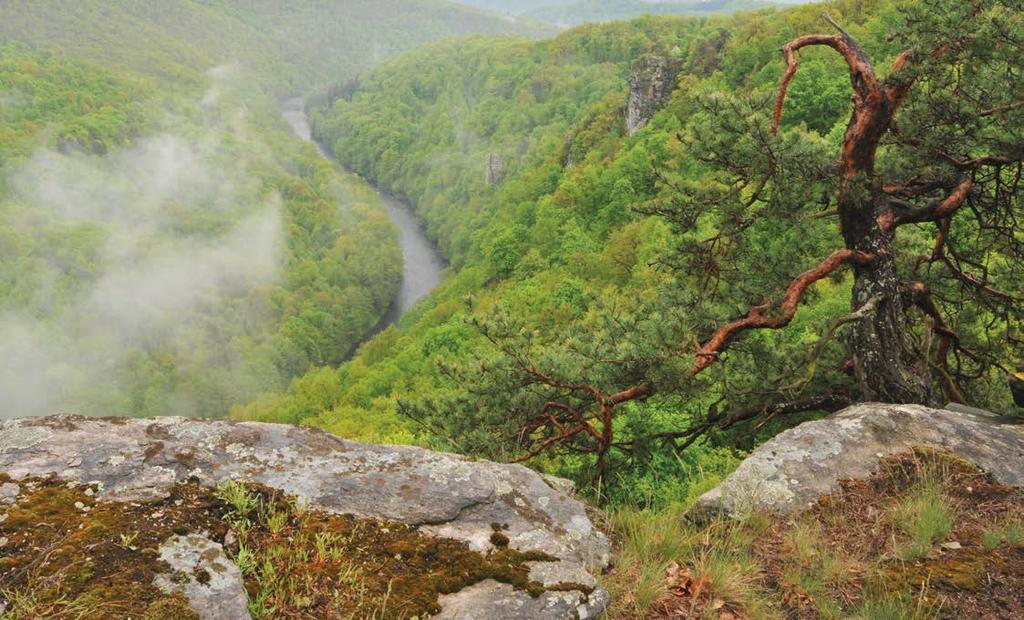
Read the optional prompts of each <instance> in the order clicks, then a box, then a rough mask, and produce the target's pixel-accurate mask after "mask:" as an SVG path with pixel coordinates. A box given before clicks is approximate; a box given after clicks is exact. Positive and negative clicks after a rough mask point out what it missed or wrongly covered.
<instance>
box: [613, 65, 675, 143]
mask: <svg viewBox="0 0 1024 620" xmlns="http://www.w3.org/2000/svg"><path fill="white" fill-rule="evenodd" d="M681 70H682V63H681V62H680V61H678V60H674V59H672V58H666V57H664V56H652V55H648V56H643V57H641V58H640V59H638V60H637V61H636V62H634V63H633V67H632V70H631V72H630V77H629V105H628V106H627V107H626V129H627V130H628V131H629V134H630V135H633V134H634V133H636V132H637V131H639V130H640V129H641V128H642V127H644V126H645V125H646V124H647V123H649V122H650V120H651V118H652V117H653V116H654V114H655V112H657V111H658V110H660V109H662V108H663V107H665V104H667V103H668V100H669V98H670V97H671V96H672V91H673V90H675V87H676V79H677V78H678V77H679V72H680V71H681Z"/></svg>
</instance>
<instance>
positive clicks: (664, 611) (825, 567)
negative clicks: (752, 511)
mask: <svg viewBox="0 0 1024 620" xmlns="http://www.w3.org/2000/svg"><path fill="white" fill-rule="evenodd" d="M968 506H970V509H969V510H968V509H967V507H968ZM683 512H684V510H683V509H682V508H681V507H676V508H674V509H671V510H665V511H660V512H651V511H637V510H623V511H620V512H618V513H616V514H615V515H614V518H613V519H612V525H613V527H614V530H615V532H614V533H615V536H616V542H617V544H618V546H619V549H620V560H619V564H618V566H617V567H616V569H615V570H614V571H613V572H612V573H611V574H610V575H608V576H606V580H605V583H606V586H607V587H608V588H609V589H610V590H611V591H612V592H613V596H614V597H615V599H614V602H613V605H612V608H611V609H610V610H609V618H613V619H616V618H715V619H723V620H738V619H747V618H750V619H760V618H766V619H771V618H786V619H787V620H789V619H793V620H797V619H801V620H803V619H806V620H813V619H819V618H856V619H862V620H933V619H936V618H951V619H952V618H962V617H984V618H1005V619H1007V620H1009V619H1012V618H1021V617H1024V525H1022V519H1021V516H1020V515H1022V514H1024V493H1022V492H1021V491H1020V490H1017V489H1011V488H1008V487H1003V486H1000V485H998V484H994V483H993V482H992V481H991V480H990V479H989V478H987V477H986V476H985V474H984V473H983V472H980V471H979V470H978V469H977V468H975V467H973V466H971V465H970V464H968V463H965V462H964V461H960V460H959V459H956V458H955V457H952V456H950V455H947V454H943V453H937V452H931V451H923V450H921V451H915V452H913V453H910V454H906V455H901V456H897V457H893V458H890V459H888V460H886V461H884V462H883V463H882V465H881V466H880V467H879V470H878V471H877V472H876V474H875V475H874V476H873V477H872V478H870V479H868V480H851V481H844V482H842V483H841V484H840V488H839V490H838V491H837V492H836V493H835V494H834V495H832V496H829V497H826V498H822V499H821V500H820V501H819V502H818V503H817V504H816V505H815V506H814V507H812V508H811V509H809V510H807V511H805V512H803V513H801V514H798V515H794V516H792V517H790V518H788V519H778V518H775V519H770V518H767V517H765V516H764V515H754V516H752V517H749V518H748V519H747V520H745V521H742V522H737V521H728V522H725V521H717V522H712V523H709V524H705V525H703V526H696V525H693V524H689V523H687V522H686V521H685V520H684V519H683V518H682V514H683Z"/></svg>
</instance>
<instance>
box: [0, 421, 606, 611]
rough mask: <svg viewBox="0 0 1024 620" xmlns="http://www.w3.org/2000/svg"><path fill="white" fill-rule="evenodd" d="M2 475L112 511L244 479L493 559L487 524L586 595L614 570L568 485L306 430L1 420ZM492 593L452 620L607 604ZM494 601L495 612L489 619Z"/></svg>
mask: <svg viewBox="0 0 1024 620" xmlns="http://www.w3.org/2000/svg"><path fill="white" fill-rule="evenodd" d="M0 472H3V473H6V474H7V475H9V476H10V477H11V478H13V479H15V480H18V479H21V478H24V477H27V476H46V475H49V474H56V475H57V476H59V477H60V478H62V479H65V480H68V481H74V482H79V483H86V482H96V483H99V485H100V487H101V490H100V492H99V494H98V496H99V498H100V499H108V500H114V501H130V500H140V499H153V498H159V497H163V496H164V495H166V494H167V492H168V490H169V489H170V487H171V486H173V485H174V484H175V483H176V482H179V481H182V480H185V479H187V478H189V477H195V478H198V479H199V481H200V483H201V484H204V485H209V486H216V485H218V484H220V483H222V482H224V481H227V480H233V479H234V480H242V481H246V482H253V483H259V484H264V485H266V486H269V487H273V488H276V489H279V490H281V491H283V492H285V493H287V494H289V495H294V496H296V497H298V498H299V499H300V501H303V502H306V503H308V505H309V506H310V507H313V508H316V509H320V510H324V511H327V512H331V513H337V514H352V515H356V516H360V517H367V518H378V519H389V520H395V521H402V522H405V523H409V524H413V525H417V526H419V528H420V530H421V531H423V532H424V533H426V534H429V535H436V536H444V537H448V538H454V539H458V540H463V541H465V542H467V543H468V544H469V545H470V547H471V548H473V549H476V550H479V551H487V550H488V549H490V548H491V542H490V537H491V534H492V533H493V528H492V524H499V525H501V526H502V527H503V528H505V529H503V530H502V533H503V534H505V535H506V536H507V537H508V539H509V546H510V547H512V548H514V549H517V550H521V551H541V552H544V553H546V554H549V555H552V556H555V557H557V558H558V559H559V561H558V562H557V563H553V564H552V563H544V564H545V565H544V566H543V567H542V568H541V567H538V568H537V571H536V572H537V573H538V574H537V575H536V576H534V575H532V574H531V576H532V577H533V578H535V579H537V580H540V581H543V582H545V583H559V582H564V583H573V584H581V585H583V586H585V587H586V589H590V588H591V587H596V586H597V584H596V581H595V580H594V578H593V576H592V575H591V573H592V572H595V571H599V570H601V569H603V568H605V567H606V566H607V565H608V564H609V561H610V546H609V543H608V540H607V539H606V537H605V536H604V535H603V534H602V533H601V532H599V531H598V530H597V529H595V528H594V526H593V524H592V523H591V521H590V519H589V518H588V517H587V514H586V512H585V509H584V506H583V504H581V503H580V502H579V501H577V500H576V499H575V498H573V497H572V496H571V495H570V494H568V492H567V491H568V489H567V488H566V487H565V486H564V485H561V484H558V483H557V482H556V483H549V482H547V481H545V479H543V478H542V477H541V476H540V475H538V474H537V473H536V472H534V471H532V470H530V469H528V468H526V467H523V466H520V465H502V464H496V463H490V462H482V461H473V460H470V459H467V458H463V457H459V456H456V455H451V454H442V453H437V452H431V451H428V450H423V449H420V448H413V447H407V446H373V445H366V444H361V443H356V442H353V441H347V440H345V439H341V438H339V437H336V436H334V435H330V434H328V433H325V432H322V431H319V430H316V429H311V428H300V427H293V426H285V425H277V424H261V423H254V422H229V421H202V420H191V419H185V418H159V419H152V420H144V419H126V418H103V419H97V418H83V417H77V416H75V417H69V416H57V417H48V418H36V419H16V420H4V421H0ZM556 487H557V488H556ZM541 573H543V574H541ZM487 589H488V584H482V585H480V586H479V587H476V588H475V589H474V590H473V591H472V592H467V593H466V595H464V596H462V597H458V596H457V595H455V596H454V598H452V599H451V601H452V602H451V606H452V609H451V610H450V611H448V610H446V611H445V612H444V613H445V615H446V617H452V618H457V617H504V616H502V615H501V614H507V613H509V612H508V610H509V609H520V610H523V613H524V614H525V615H520V616H517V617H521V618H570V617H573V618H574V617H577V615H579V616H580V617H583V618H591V617H596V616H597V615H598V614H599V613H600V612H601V611H602V610H603V608H604V606H605V604H606V601H607V593H605V592H604V591H603V590H601V589H600V588H596V590H594V592H592V593H590V594H589V595H587V594H585V593H584V592H582V591H574V590H570V591H568V592H559V593H558V596H557V597H552V596H549V597H548V598H547V599H545V600H544V601H539V600H537V599H531V598H530V596H529V595H528V594H526V593H525V592H519V591H507V592H506V591H504V590H502V591H500V592H497V591H495V592H496V595H495V596H493V597H490V598H489V599H488V598H487V597H486V596H484V597H481V596H480V593H481V592H484V591H486V590H487ZM498 594H500V596H498ZM555 598H557V600H555ZM548 599H550V600H548ZM466 600H472V601H473V606H474V610H473V615H472V616H470V615H466V614H462V613H460V612H459V609H462V608H463V606H464V605H465V601H466ZM488 600H489V601H491V603H493V605H495V607H494V610H492V611H489V610H488V607H487V604H488V602H487V601H488Z"/></svg>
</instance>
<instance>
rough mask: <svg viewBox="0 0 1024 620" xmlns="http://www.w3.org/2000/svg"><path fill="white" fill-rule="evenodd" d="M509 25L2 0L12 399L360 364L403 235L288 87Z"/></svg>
mask: <svg viewBox="0 0 1024 620" xmlns="http://www.w3.org/2000/svg"><path fill="white" fill-rule="evenodd" d="M507 30H515V31H520V32H522V31H523V30H522V29H521V28H519V27H518V26H517V25H516V24H514V23H512V22H509V21H507V20H501V19H498V18H495V17H491V16H487V15H484V14H483V13H481V12H477V11H475V10H463V9H459V8H458V7H455V6H453V5H450V4H446V3H441V2H428V1H423V2H421V1H419V0H411V1H410V2H393V3H384V4H382V3H344V6H342V5H340V4H337V3H327V2H320V3H305V4H304V5H303V6H302V7H301V10H295V6H294V5H293V4H291V3H283V2H271V1H266V2H245V3H239V2H227V1H220V0H214V1H209V2H205V1H199V0H175V1H173V2H160V3H157V4H152V3H136V2H125V1H119V0H88V1H85V2H74V3H66V2H50V1H47V0H44V1H41V2H31V3H4V4H2V5H0V37H2V38H3V39H4V41H5V43H4V44H3V46H2V47H0V137H2V140H0V240H2V243H0V254H2V256H3V261H2V265H0V338H2V339H3V341H4V342H5V355H4V356H3V359H2V361H0V394H2V397H0V416H13V415H29V414H41V413H55V412H58V411H73V412H78V413H84V414H97V415H98V414H106V415H110V414H126V415H137V416H142V415H164V414H187V415H196V416H223V415H224V414H225V413H226V412H227V410H228V409H229V408H230V406H231V405H233V404H236V403H243V402H247V401H249V400H251V399H252V398H254V397H255V396H256V395H257V394H259V393H261V392H265V391H267V390H268V389H269V390H280V389H284V388H285V387H286V386H287V384H288V381H289V380H290V379H291V378H292V377H295V376H299V375H301V374H303V373H305V372H306V371H308V370H309V369H311V368H314V367H322V366H334V365H337V364H339V363H341V362H342V361H343V360H344V359H345V358H346V356H347V355H348V354H349V352H350V351H351V350H352V349H353V347H354V346H355V345H356V344H357V343H359V342H360V341H361V340H362V339H363V338H364V336H365V334H366V333H368V332H369V330H370V329H371V328H372V327H373V326H374V325H375V324H376V323H377V322H378V320H379V319H380V317H381V316H382V315H383V314H384V313H385V312H386V311H387V310H388V308H389V306H390V305H391V302H392V300H393V299H394V297H395V293H396V291H397V288H398V283H399V279H400V277H401V255H400V252H399V248H398V246H397V234H396V231H395V230H394V228H393V226H392V225H391V223H390V222H389V221H388V219H387V217H386V216H385V214H384V212H383V210H382V209H381V208H380V205H379V203H378V200H377V198H376V196H375V195H374V194H373V192H372V191H370V189H369V188H368V187H366V186H365V184H363V183H362V182H361V181H359V180H358V179H355V178H354V177H350V176H346V175H342V174H340V173H339V172H338V171H337V170H336V169H335V168H334V166H333V165H332V164H331V163H329V162H327V161H325V160H324V159H323V158H321V157H319V156H318V155H317V154H316V153H315V151H314V150H313V149H312V148H311V147H309V146H304V145H301V144H300V143H299V142H298V141H297V139H296V138H295V137H294V136H292V135H291V133H290V131H289V129H288V127H287V125H286V124H285V123H284V122H283V120H282V119H281V117H280V113H279V110H278V101H277V97H278V96H280V95H281V94H284V93H295V92H303V91H304V90H305V89H308V88H311V87H312V86H313V85H315V84H326V83H330V82H333V81H334V80H336V79H339V78H345V77H346V76H349V77H351V76H354V75H356V74H357V73H359V72H360V71H363V70H365V69H367V68H368V67H370V66H372V65H373V64H374V63H376V62H379V61H380V60H382V59H383V58H384V57H386V56H387V55H389V54H391V53H393V52H394V51H395V50H397V49H403V48H408V47H411V46H413V45H415V44H417V43H418V42H423V41H427V40H430V39H433V38H437V37H440V36H445V35H449V34H459V33H464V32H503V31H507ZM296 89H301V90H298V91H297V90H296Z"/></svg>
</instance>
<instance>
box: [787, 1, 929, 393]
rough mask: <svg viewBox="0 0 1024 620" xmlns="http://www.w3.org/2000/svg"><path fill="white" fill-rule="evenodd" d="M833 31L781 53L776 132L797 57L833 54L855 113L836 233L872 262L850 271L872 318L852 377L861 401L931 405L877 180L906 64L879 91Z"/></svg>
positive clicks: (857, 343)
mask: <svg viewBox="0 0 1024 620" xmlns="http://www.w3.org/2000/svg"><path fill="white" fill-rule="evenodd" d="M829 21H830V22H831V20H829ZM832 23H833V25H835V26H836V28H837V29H838V30H839V34H838V35H832V36H828V35H810V36H806V37H801V38H799V39H797V40H795V41H793V42H791V43H789V44H788V45H786V46H785V47H783V49H782V52H783V55H784V57H785V59H786V62H787V64H788V70H787V71H786V75H785V76H784V77H783V81H782V88H781V90H780V92H779V98H778V101H777V102H776V106H775V128H776V129H778V124H779V121H780V119H781V116H782V107H783V104H784V102H785V97H786V91H787V89H788V86H789V82H790V80H792V78H793V75H794V74H795V73H796V70H797V67H798V66H799V62H798V61H797V58H796V53H797V51H799V50H800V49H801V48H804V47H808V46H812V45H825V46H828V47H831V48H832V49H834V50H836V52H838V53H839V54H840V55H841V56H842V57H843V58H844V59H845V60H846V63H847V65H848V66H849V69H850V83H851V86H852V88H853V113H852V116H851V118H850V123H849V125H848V126H847V129H846V134H845V137H844V140H843V149H842V156H841V160H840V168H841V171H842V172H841V174H842V178H841V180H840V186H839V196H838V203H839V219H840V227H841V229H842V234H843V240H844V241H845V243H846V248H847V249H848V250H852V251H856V252H862V253H864V254H869V255H871V256H872V257H873V260H872V261H870V262H861V263H856V264H854V285H853V299H852V302H851V303H852V309H853V310H854V311H856V310H859V309H860V308H862V307H863V306H864V305H866V304H867V303H869V302H870V301H872V300H874V303H875V310H874V311H873V312H872V313H871V314H870V315H869V316H867V317H865V318H864V319H862V320H859V321H856V322H855V323H854V324H853V325H852V326H851V335H850V349H851V352H852V354H853V368H854V374H855V376H856V378H857V381H858V383H859V384H860V387H861V392H862V397H863V398H864V399H865V400H879V401H886V402H895V403H928V402H930V401H931V400H932V399H931V395H930V390H929V388H928V385H927V380H926V379H924V378H923V375H926V373H919V372H917V371H916V370H915V368H914V366H915V363H916V360H915V357H916V355H915V353H914V351H913V347H912V346H911V344H910V340H909V333H908V331H907V324H906V318H905V315H904V308H903V301H902V293H901V290H900V280H899V276H898V274H897V272H896V261H895V257H894V256H893V249H892V241H893V237H894V234H895V230H896V226H895V216H894V214H893V209H892V206H891V205H890V202H889V198H888V196H887V195H886V194H885V193H884V192H883V191H882V184H881V180H880V179H878V178H877V177H876V176H875V156H876V154H877V152H878V145H879V142H880V141H881V139H882V136H884V135H885V133H886V132H887V131H889V127H890V125H891V124H892V120H893V117H894V116H895V114H896V111H897V110H898V109H899V107H900V105H901V104H902V103H903V100H904V99H905V98H906V96H907V94H908V92H909V90H910V83H909V82H905V81H901V80H900V75H899V74H900V71H901V70H902V69H903V67H904V66H905V65H906V63H907V56H906V55H901V56H900V57H899V59H897V61H896V64H895V65H894V67H893V71H892V75H890V77H889V80H887V81H886V83H882V82H881V81H880V80H879V79H878V77H877V76H876V75H875V71H874V68H873V67H872V66H871V61H870V60H869V59H868V57H867V55H866V54H865V53H864V51H863V50H862V49H861V48H860V47H859V46H858V45H857V43H856V42H855V41H854V40H853V39H852V38H851V37H850V36H849V35H848V34H847V33H846V32H844V31H843V30H842V29H841V28H839V27H838V25H836V24H835V23H834V22H832Z"/></svg>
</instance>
